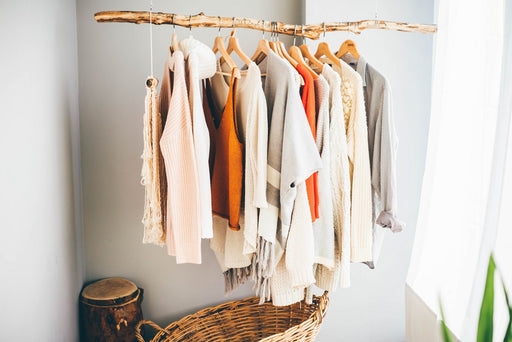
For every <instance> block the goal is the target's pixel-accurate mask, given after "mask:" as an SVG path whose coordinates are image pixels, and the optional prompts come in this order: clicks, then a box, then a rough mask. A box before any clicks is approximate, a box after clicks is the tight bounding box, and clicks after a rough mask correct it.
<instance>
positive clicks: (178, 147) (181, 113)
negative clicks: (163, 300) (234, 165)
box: [160, 51, 201, 264]
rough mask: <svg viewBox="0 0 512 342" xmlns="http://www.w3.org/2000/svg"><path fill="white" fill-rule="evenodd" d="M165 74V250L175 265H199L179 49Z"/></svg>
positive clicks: (195, 185) (192, 160) (198, 230)
mask: <svg viewBox="0 0 512 342" xmlns="http://www.w3.org/2000/svg"><path fill="white" fill-rule="evenodd" d="M164 73H165V74H167V73H168V74H169V75H164V77H163V80H162V88H163V89H171V88H172V96H161V97H160V108H162V109H163V108H168V111H167V120H166V123H165V127H164V131H163V133H162V138H161V140H160V148H161V151H162V155H163V157H164V162H165V173H166V176H167V186H168V190H167V235H166V243H167V249H168V252H169V255H174V256H176V262H177V263H178V264H181V263H195V264H200V263H201V227H200V223H199V217H200V216H199V213H200V211H199V208H200V204H199V203H200V202H199V191H198V189H199V184H198V173H197V164H196V159H195V150H194V140H193V134H192V116H191V113H190V106H189V101H188V95H187V86H186V81H185V62H184V57H183V53H182V52H181V51H176V52H174V54H172V55H171V53H170V52H169V57H168V59H167V61H166V65H165V70H164ZM171 77H173V81H172V82H171ZM164 83H165V86H164Z"/></svg>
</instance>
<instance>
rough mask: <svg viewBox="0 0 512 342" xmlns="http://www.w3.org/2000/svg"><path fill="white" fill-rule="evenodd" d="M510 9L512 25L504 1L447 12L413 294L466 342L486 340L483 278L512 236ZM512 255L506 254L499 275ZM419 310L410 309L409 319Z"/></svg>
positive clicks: (451, 3) (444, 4)
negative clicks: (480, 327)
mask: <svg viewBox="0 0 512 342" xmlns="http://www.w3.org/2000/svg"><path fill="white" fill-rule="evenodd" d="M506 5H507V6H508V8H507V11H506V12H507V14H506V15H507V16H508V18H507V19H506V20H505V19H504V6H505V1H504V0H443V1H440V2H439V3H438V11H439V12H438V27H439V31H438V34H437V37H436V47H435V56H434V76H433V85H432V87H433V89H432V112H431V123H430V131H429V146H428V150H427V160H426V168H425V175H424V180H423V188H422V196H421V204H420V212H419V215H418V223H417V231H416V237H415V242H414V248H413V254H412V259H411V264H410V268H409V274H408V278H407V285H408V287H409V288H410V289H411V290H412V292H414V293H415V295H417V296H418V297H419V298H421V301H423V305H426V306H428V308H429V309H430V310H431V311H433V312H434V313H438V311H439V299H441V300H442V302H443V307H444V309H445V310H444V311H445V315H446V319H447V322H448V325H449V327H450V328H451V330H452V331H453V332H454V333H455V334H456V335H457V336H458V337H459V338H461V339H462V340H463V341H473V340H474V339H475V336H476V335H475V334H476V326H477V320H478V314H479V309H480V308H479V305H480V301H481V296H482V293H483V281H482V280H481V279H483V278H482V274H483V275H484V277H485V270H486V266H487V261H488V257H489V254H490V252H491V250H494V249H495V241H496V234H502V235H503V236H507V237H509V238H510V228H507V229H505V228H502V227H500V225H502V224H505V223H500V222H507V221H508V222H511V219H512V217H509V218H507V219H502V217H501V216H500V208H501V207H502V206H503V203H504V199H507V200H508V196H507V194H504V195H503V197H502V196H501V194H502V191H503V190H502V189H504V184H505V183H506V181H507V175H508V174H511V176H512V160H511V159H510V158H508V160H507V147H508V144H507V141H508V135H509V134H510V111H511V105H510V103H508V102H510V99H511V98H512V87H511V85H510V79H511V77H512V70H511V65H510V64H511V63H512V56H510V45H511V43H510V32H508V31H510V28H509V27H505V26H504V23H505V22H507V23H508V26H511V25H510V22H511V21H510V20H511V19H512V16H511V15H510V7H511V6H510V3H509V4H506ZM504 30H506V31H504ZM504 42H505V44H504ZM507 101H508V102H507ZM509 153H510V152H509ZM510 183H512V179H510ZM509 191H510V192H512V186H511V188H510V190H509ZM511 197H512V196H511ZM502 199H503V200H502ZM511 205H512V202H509V206H508V208H511V207H512V206H511ZM505 211H508V212H510V211H511V210H510V209H508V210H505ZM502 214H503V211H502ZM500 220H501V221H500ZM498 232H499V233H498ZM509 241H511V240H509ZM509 246H510V243H509ZM508 249H509V250H510V247H509V248H508ZM498 250H500V252H499V253H498ZM505 250H506V249H505V248H501V249H498V246H496V253H497V254H496V258H497V263H498V265H499V266H500V260H499V259H502V260H503V261H504V260H506V259H504V258H505V255H506V253H505V252H504V251H505ZM507 257H508V260H512V255H508V256H507ZM507 263H508V264H507ZM510 263H511V261H507V262H506V263H505V262H503V264H504V265H503V268H508V269H510V265H509V264H510ZM421 301H417V300H416V301H414V302H415V303H419V302H421ZM416 309H417V306H416V308H415V305H409V306H408V308H407V310H408V317H414V316H415V315H414V313H413V311H414V310H416ZM408 325H410V324H408ZM411 326H414V325H411ZM408 336H411V335H408Z"/></svg>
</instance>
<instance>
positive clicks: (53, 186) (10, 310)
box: [0, 0, 82, 342]
mask: <svg viewBox="0 0 512 342" xmlns="http://www.w3.org/2000/svg"><path fill="white" fill-rule="evenodd" d="M0 13H2V20H1V21H0V46H1V49H2V53H1V54H0V79H1V80H2V82H0V127H1V130H2V133H1V134H0V146H2V161H1V167H0V189H1V190H0V221H1V224H0V274H1V275H0V279H1V281H0V303H1V313H0V340H1V341H27V342H31V341H34V342H39V341H42V342H45V341H48V342H49V341H52V342H53V341H62V342H70V341H77V340H78V294H79V291H80V288H81V285H82V265H81V253H82V251H81V249H80V248H79V246H80V245H81V242H80V240H81V235H80V229H81V228H80V210H79V209H80V201H79V199H80V191H79V184H80V182H79V178H80V177H79V135H78V134H79V132H78V98H77V95H78V82H77V43H76V6H75V1H74V0H48V1H44V2H43V1H39V0H17V1H1V2H0ZM75 208H76V209H77V215H74V211H75ZM77 246H78V247H77Z"/></svg>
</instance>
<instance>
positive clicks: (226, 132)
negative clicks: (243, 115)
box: [212, 69, 243, 230]
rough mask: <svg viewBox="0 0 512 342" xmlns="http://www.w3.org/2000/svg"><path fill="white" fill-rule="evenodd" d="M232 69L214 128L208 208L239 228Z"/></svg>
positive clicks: (239, 160) (239, 161) (239, 166)
mask: <svg viewBox="0 0 512 342" xmlns="http://www.w3.org/2000/svg"><path fill="white" fill-rule="evenodd" d="M234 71H235V69H233V71H232V73H231V82H230V86H229V93H228V98H227V101H226V105H225V106H224V110H223V111H222V115H221V116H220V118H219V119H220V122H218V124H217V125H216V126H217V129H216V131H215V150H216V151H215V160H214V164H213V174H212V210H213V213H214V214H215V215H218V216H221V217H224V218H226V219H228V222H229V227H230V228H231V229H233V230H240V224H239V220H240V205H241V201H242V184H243V144H242V143H241V142H240V139H239V132H238V127H237V126H238V125H237V115H236V107H235V103H236V83H237V79H236V78H235V77H234Z"/></svg>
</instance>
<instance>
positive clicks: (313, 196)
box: [296, 64, 320, 221]
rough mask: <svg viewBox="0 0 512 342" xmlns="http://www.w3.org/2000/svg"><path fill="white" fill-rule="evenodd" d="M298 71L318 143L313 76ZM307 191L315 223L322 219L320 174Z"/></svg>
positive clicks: (311, 178)
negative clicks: (319, 206) (320, 209)
mask: <svg viewBox="0 0 512 342" xmlns="http://www.w3.org/2000/svg"><path fill="white" fill-rule="evenodd" d="M296 68H297V71H298V72H299V73H300V74H301V76H302V77H303V78H304V86H303V87H302V104H303V105H304V109H305V111H306V117H307V119H308V123H309V128H310V129H311V134H312V135H313V138H314V139H315V141H316V106H315V84H314V80H313V75H311V73H310V72H309V70H308V69H307V68H306V67H304V66H302V65H300V64H298V65H297V67H296ZM306 190H307V193H308V201H309V209H310V210H311V219H312V220H313V221H315V220H316V219H317V218H319V217H320V215H319V212H318V203H319V202H320V200H319V196H318V172H315V173H313V174H312V175H311V176H309V178H308V179H306Z"/></svg>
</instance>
